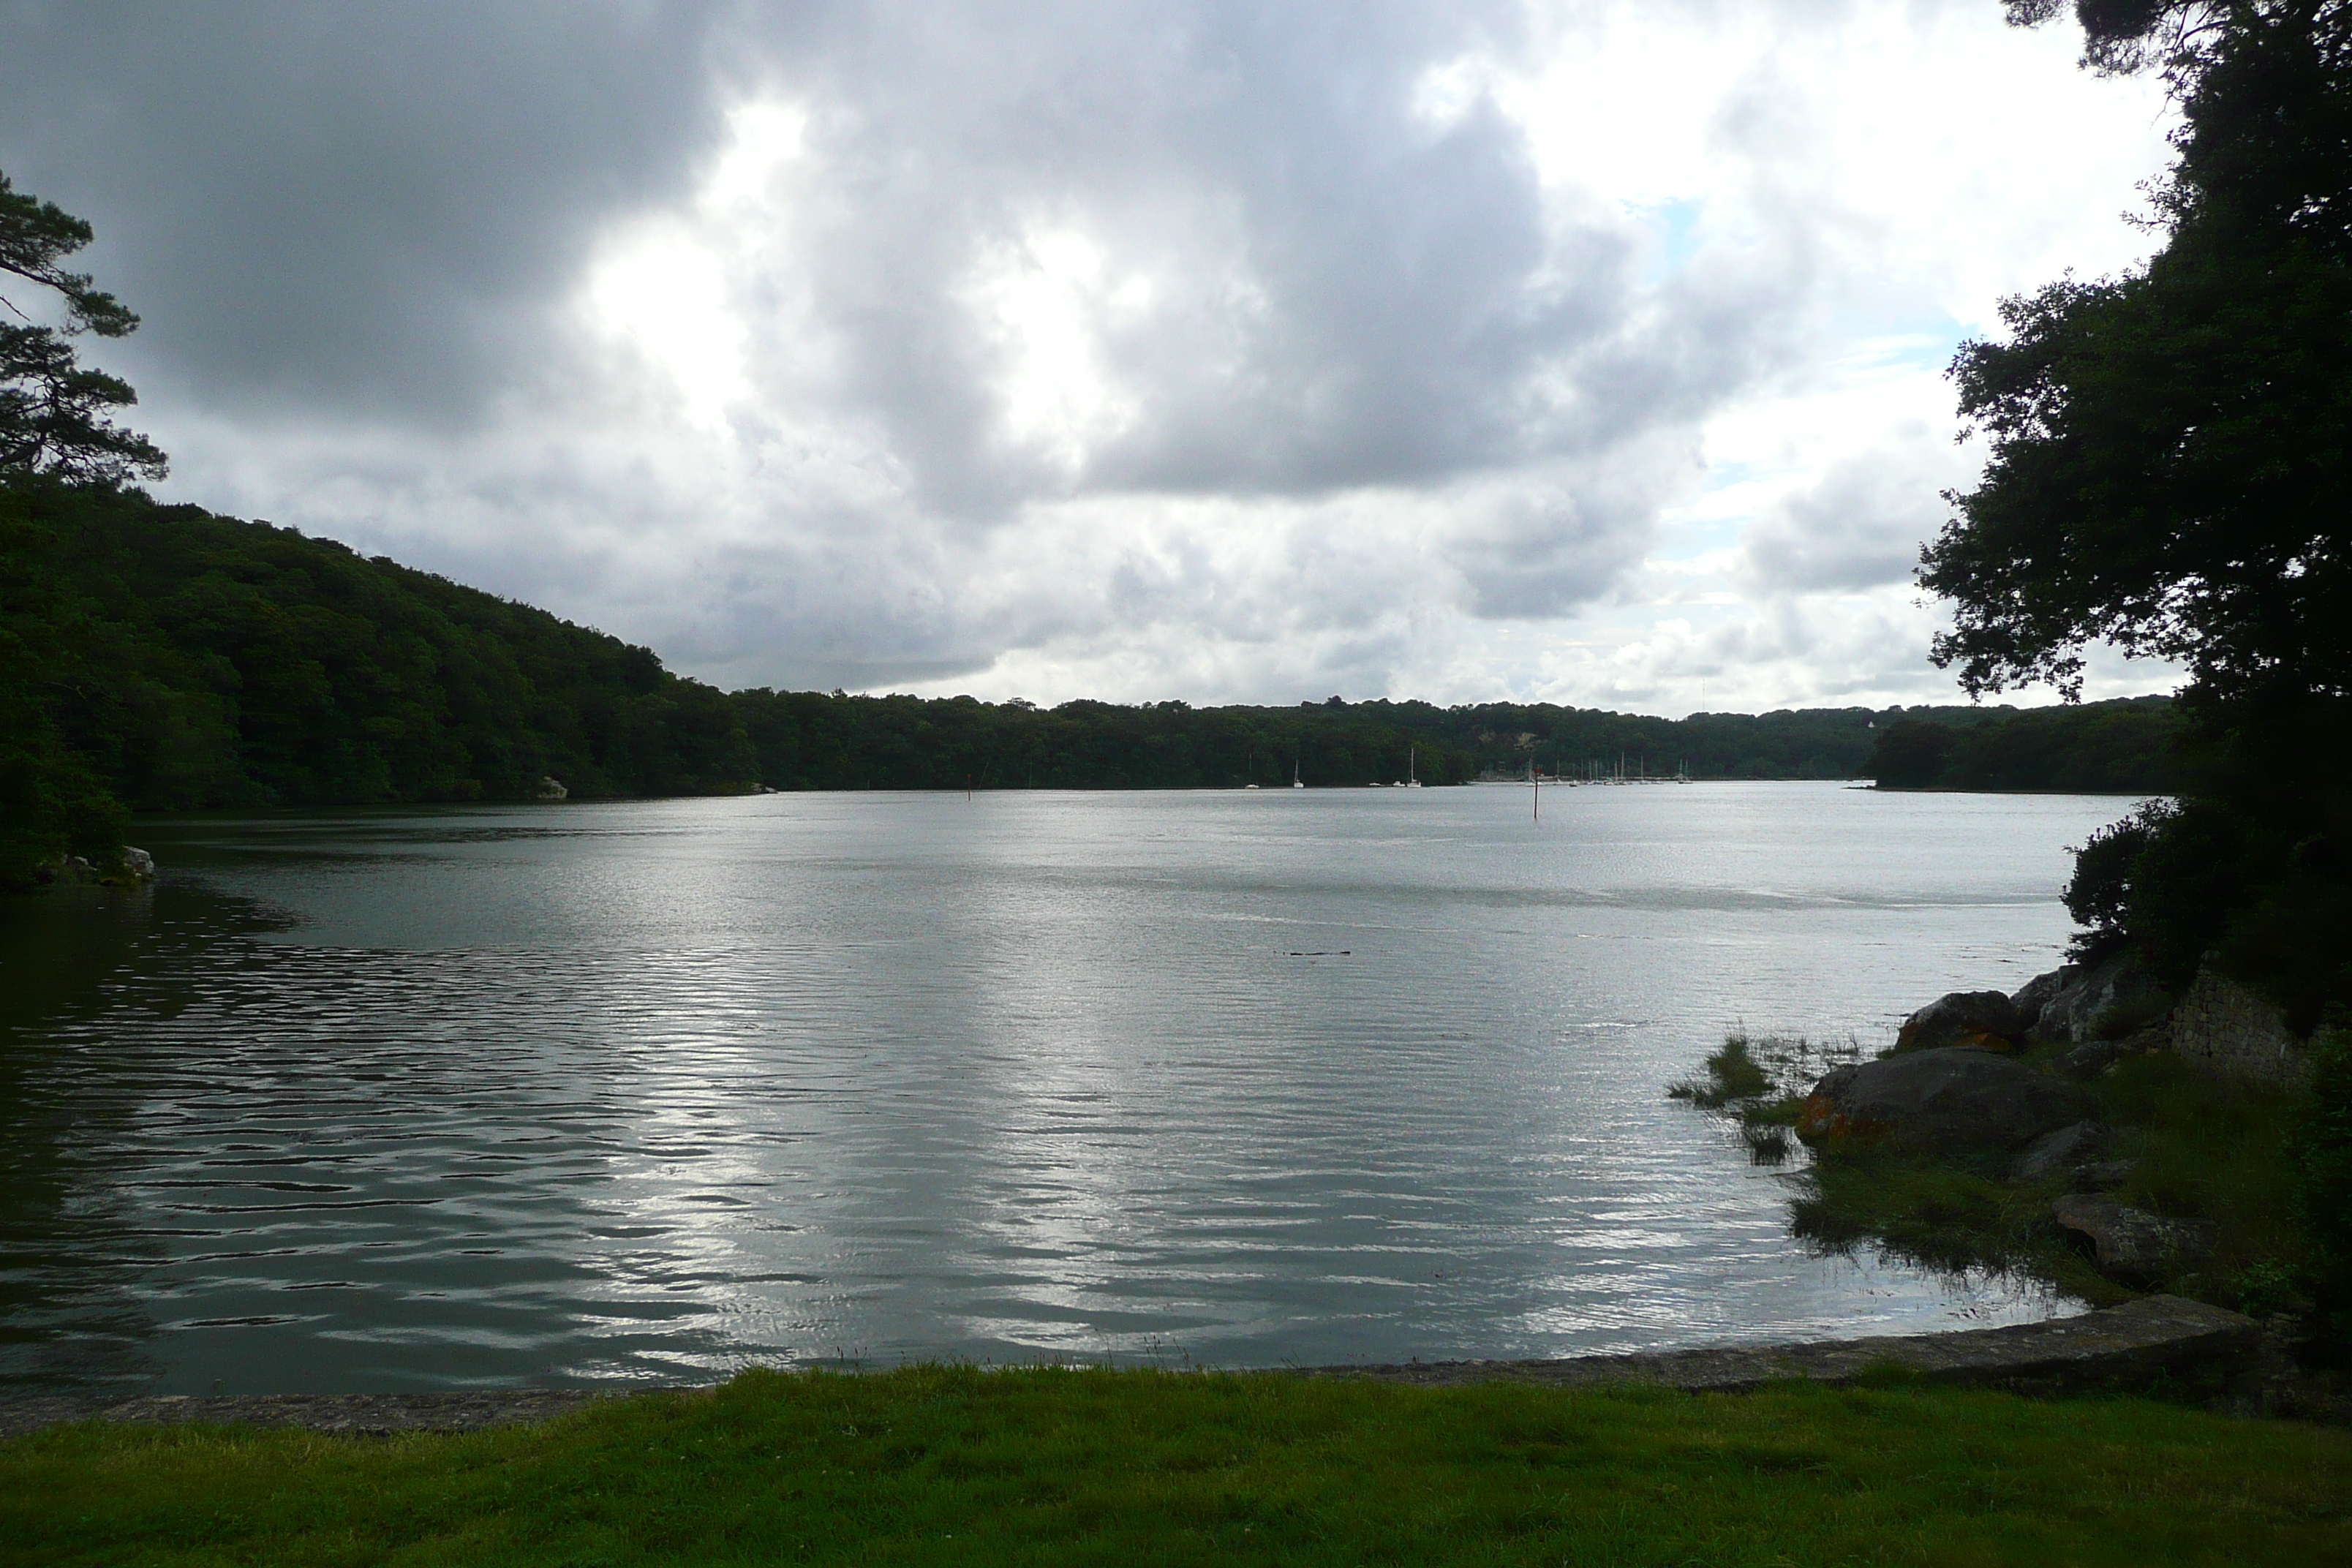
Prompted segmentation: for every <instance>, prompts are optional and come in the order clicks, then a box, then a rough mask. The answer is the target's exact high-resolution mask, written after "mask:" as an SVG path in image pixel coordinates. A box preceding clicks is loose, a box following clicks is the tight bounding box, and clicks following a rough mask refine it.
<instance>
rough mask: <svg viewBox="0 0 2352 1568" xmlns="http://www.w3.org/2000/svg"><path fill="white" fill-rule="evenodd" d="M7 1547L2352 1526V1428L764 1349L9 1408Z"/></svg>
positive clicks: (2332, 1531)
mask: <svg viewBox="0 0 2352 1568" xmlns="http://www.w3.org/2000/svg"><path fill="white" fill-rule="evenodd" d="M0 1561H6V1562H9V1563H43V1564H57V1565H62V1564H68V1563H105V1564H109V1565H110V1568H124V1565H131V1564H142V1563H172V1564H180V1563H189V1564H194V1563H368V1564H379V1563H399V1564H413V1563H469V1564H470V1563H535V1564H536V1563H546V1564H556V1563H568V1564H576V1565H581V1568H585V1565H588V1564H605V1563H611V1564H621V1563H696V1564H702V1563H791V1562H801V1561H810V1562H849V1563H869V1562H872V1563H998V1562H1003V1563H1119V1564H1122V1565H1125V1564H1139V1563H1173V1562H1218V1563H1228V1562H1265V1563H1454V1562H1463V1563H1595V1564H1600V1563H1607V1564H1634V1563H1676V1564H1679V1563H1741V1564H1759V1565H1760V1564H1772V1563H1804V1564H1812V1563H1954V1564H1960V1563H1969V1564H1973V1563H2034V1564H2037V1565H2044V1564H2046V1565H2052V1568H2058V1565H2063V1564H2074V1563H2085V1564H2087V1563H2123V1564H2130V1565H2132V1568H2152V1565H2154V1564H2175V1563H2239V1564H2244V1563H2291V1564H2294V1565H2296V1568H2305V1565H2308V1564H2315V1563H2347V1562H2352V1433H2346V1432H2342V1431H2336V1430H2331V1429H2326V1428H2319V1427H2312V1426H2295V1425H2290V1424H2285V1423H2264V1422H2253V1421H2245V1420H2236V1419H2231V1418H2228V1417H2223V1416H2217V1415H2208V1414H2205V1413H2203V1412H2201V1411H2197V1410H2191V1409H2187V1408H2183V1407H2179V1406H2175V1405H2165V1404H2159V1403H2155V1402H2152V1401H2147V1400H2138V1399H2080V1400H2057V1401H2037V1400H2027V1399H2021V1398H2017V1397H2013V1396H2011V1395H2007V1394H1990V1393H1976V1392H1967V1391H1957V1390H1938V1389H1934V1388H1930V1387H1927V1386H1923V1385H1919V1384H1888V1385H1885V1386H1875V1387H1869V1388H1852V1389H1843V1390H1833V1389H1823V1388H1817V1387H1799V1386H1790V1387H1788V1388H1786V1389H1776V1390H1770V1391H1767V1392H1764V1393H1761V1394H1673V1393H1667V1392H1664V1391H1648V1390H1641V1391H1635V1390H1627V1391H1610V1392H1602V1393H1594V1392H1572V1393H1561V1392H1546V1391H1539V1390H1532V1389H1523V1388H1510V1387H1500V1386H1493V1385H1489V1386H1485V1387H1475V1388H1453V1389H1412V1388H1402V1387H1394V1386H1387V1385H1380V1384H1358V1383H1332V1382H1316V1381H1308V1380H1303V1379H1297V1378H1293V1377H1287V1376H1284V1375H1280V1374H1264V1375H1222V1374H1210V1375H1202V1374H1186V1373H1151V1372H1116V1373H1113V1372H1098V1371H1075V1372H1072V1371H1045V1370H1041V1371H1019V1372H994V1373H982V1372H976V1371H971V1370H969V1369H960V1368H939V1367H927V1368H909V1369H907V1370H904V1371H900V1372H896V1373H884V1374H875V1375H867V1376H843V1375H833V1374H808V1375H803V1374H781V1373H763V1372H754V1373H745V1374H744V1375H742V1376H740V1377H738V1378H736V1379H735V1380H734V1381H733V1382H732V1383H730V1384H727V1385H725V1386H724V1387H722V1388H719V1389H718V1390H715V1391H713V1392H709V1393H705V1394H679V1395H657V1396H650V1397H645V1398H639V1399H634V1400H628V1401H615V1402H614V1403H613V1404H612V1405H605V1406H601V1407H598V1408H595V1409H593V1410H591V1411H589V1412H587V1413H585V1414H583V1415H574V1416H571V1417H567V1418H565V1419H562V1420H560V1421H556V1422H551V1423H549V1424H547V1425H545V1426H537V1427H509V1428H504V1429H500V1430H496V1431H490V1432H484V1433H476V1434H469V1435H464V1436H405V1437H398V1438H391V1439H382V1438H350V1437H326V1436H316V1435H312V1434H307V1433H285V1432H279V1433H258V1432H253V1431H247V1430H235V1429H224V1428H176V1429H175V1428H158V1427H133V1426H116V1427H104V1426H78V1427H68V1428H61V1429H56V1430H52V1431H48V1432H44V1433H38V1434H35V1435H33V1436H26V1437H18V1438H14V1439H11V1440H9V1441H7V1442H5V1443H0Z"/></svg>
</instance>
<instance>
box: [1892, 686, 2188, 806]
mask: <svg viewBox="0 0 2352 1568" xmlns="http://www.w3.org/2000/svg"><path fill="white" fill-rule="evenodd" d="M1998 712H1999V714H2000V717H1998V718H1996V719H1994V720H1991V721H1987V722H1983V723H1979V724H1977V725H1974V726H1971V727H1969V728H1965V729H1963V728H1959V727H1957V726H1954V725H1951V724H1948V723H1938V722H1935V721H1929V720H1921V719H1903V720H1898V721H1896V722H1895V723H1893V724H1890V725H1888V726H1887V727H1886V729H1885V730H1884V731H1881V732H1880V734H1879V738H1878V744H1877V746H1876V748H1875V749H1874V750H1873V752H1871V754H1870V759H1869V761H1868V762H1866V763H1864V764H1863V767H1862V770H1861V771H1862V772H1863V773H1864V774H1866V775H1867V776H1869V777H1870V778H1872V779H1874V780H1875V781H1876V782H1877V784H1878V787H1879V788H1881V789H1958V790H2055V791H2065V792H2068V793H2072V794H2083V795H2096V794H2128V795H2167V794H2170V793H2172V792H2173V791H2175V790H2178V789H2179V788H2180V787H2181V784H2182V782H2183V780H2184V778H2185V776H2186V773H2187V763H2186V760H2185V758H2184V757H2183V755H2182V752H2181V742H2182V739H2183V725H2182V723H2181V721H2180V717H2179V713H2178V711H2177V710H2176V709H2175V707H2174V705H2173V703H2172V701H2171V700H2170V699H2168V698H2163V697H2135V698H2126V699H2122V700H2116V701H2112V702H2091V703H2084V704H2082V705H2080V706H2077V705H2074V704H2067V705H2065V706H2063V707H2057V708H2041V709H2028V710H2025V711H2023V712H2016V711H2013V710H2008V709H2002V710H1998Z"/></svg>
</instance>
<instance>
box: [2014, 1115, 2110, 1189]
mask: <svg viewBox="0 0 2352 1568" xmlns="http://www.w3.org/2000/svg"><path fill="white" fill-rule="evenodd" d="M2106 1144H2107V1130H2106V1129H2105V1128H2104V1127H2102V1126H2100V1125H2099V1124H2098V1123H2097V1122H2095V1121H2076V1122H2074V1123H2071V1124H2070V1125H2068V1126H2064V1127H2061V1128H2060V1129H2058V1131H2055V1132H2044V1133H2043V1134H2042V1136H2041V1137H2039V1138H2036V1139H2035V1140H2034V1141H2033V1142H2031V1143H2029V1144H2027V1145H2026V1149H2025V1152H2024V1153H2022V1154H2020V1155H2019V1156H2018V1157H2017V1163H2016V1165H2015V1166H2014V1167H2012V1168H2011V1171H2010V1174H2011V1175H2012V1176H2014V1177H2016V1178H2017V1179H2018V1180H2019V1181H2021V1182H2039V1181H2041V1180H2042V1179H2044V1178H2045V1177H2049V1176H2054V1175H2057V1174H2058V1173H2060V1172H2062V1171H2071V1170H2074V1169H2075V1168H2076V1167H2078V1166H2080V1165H2083V1164H2084V1163H2087V1162H2088V1161H2089V1160H2090V1158H2091V1156H2092V1155H2094V1154H2096V1153H2097V1152H2099V1151H2100V1150H2102V1149H2104V1148H2105V1147H2106Z"/></svg>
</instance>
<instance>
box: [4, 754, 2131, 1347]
mask: <svg viewBox="0 0 2352 1568" xmlns="http://www.w3.org/2000/svg"><path fill="white" fill-rule="evenodd" d="M2128 804H2129V803H2127V802H2122V801H2116V800H2114V799H2099V798H2087V799H2086V798H2077V797H2051V796H1973V795H1873V794H1869V793H1865V792H1860V791H1854V790H1848V789H1843V788H1840V787H1836V786H1832V785H1819V784H1693V785H1686V786H1673V785H1669V786H1658V787H1651V788H1623V789H1578V790H1573V791H1570V790H1559V791H1548V792H1546V795H1545V800H1544V808H1543V821H1542V822H1541V824H1540V825H1538V824H1535V823H1532V822H1530V821H1529V820H1528V793H1527V792H1526V791H1525V790H1524V789H1520V788H1508V787H1486V788H1472V789H1452V790H1423V791H1417V792H1406V791H1371V790H1360V791H1297V792H1294V791H1288V790H1283V791H1266V792H1261V793H1233V794H1197V795H1160V794H1154V795H1132V794H1101V795H1061V794H1034V795H1033V794H1002V795H982V796H981V797H980V798H979V799H977V800H973V801H971V802H966V801H965V800H964V799H963V798H962V797H961V796H947V795H887V794H873V795H775V796H763V797H759V798H756V799H748V800H727V801H673V802H659V803H649V804H630V805H563V806H542V807H534V808H517V809H464V810H436V811H432V812H406V811H404V812H400V813H360V814H338V815H335V816H297V817H282V816H281V817H273V818H267V819H258V820H222V819H206V820H199V821H193V822H192V821H181V822H178V823H175V824H172V825H168V826H145V827H142V838H143V841H144V842H145V843H146V844H147V846H148V847H151V848H152V849H153V850H154V851H155V853H156V854H157V856H158V857H159V858H160V859H161V860H162V862H163V865H164V867H165V868H166V870H165V876H164V879H163V882H162V884H161V885H160V886H159V887H157V888H155V889H152V891H150V892H146V893H141V894H129V895H89V896H87V897H80V896H78V897H76V898H73V899H66V898H47V899H37V900H10V901H8V902H7V903H6V904H5V905H0V921H5V922H6V923H5V925H0V995H5V1001H0V1023H5V1030H0V1136H5V1141H6V1142H5V1149H6V1151H7V1156H8V1163H7V1172H6V1175H5V1184H0V1391H5V1390H7V1389H13V1390H15V1391H16V1392H19V1393H22V1392H26V1391H30V1390H33V1389H51V1390H54V1389H61V1388H68V1387H84V1388H90V1387H99V1386H104V1387H113V1388H123V1389H148V1390H153V1391H159V1392H190V1391H195V1392H201V1391H205V1390H208V1389H211V1388H213V1387H215V1385H217V1386H219V1387H221V1388H223V1389H225V1390H226V1391H229V1392H271V1391H302V1390H314V1389H315V1390H330V1389H331V1390H371V1389H399V1388H440V1387H461V1386H479V1385H499V1384H569V1383H578V1382H583V1381H595V1380H610V1379H663V1380H679V1379H702V1378H709V1377H713V1376H717V1375H719V1374H721V1373H724V1372H726V1371H727V1370H729V1369H730V1368H733V1367H736V1366H739V1365H740V1364H743V1363H747V1362H751V1361H766V1362H808V1361H834V1360H838V1359H851V1360H863V1361H866V1362H868V1363H877V1362H879V1363H889V1362H894V1361H897V1360H898V1359H900V1358H903V1357H908V1356H926V1357H938V1356H962V1357H970V1358H974V1359H982V1360H997V1361H1005V1360H1020V1361H1030V1360H1036V1359H1041V1358H1054V1359H1072V1358H1076V1359H1099V1358H1103V1357H1111V1358H1114V1359H1118V1360H1121V1361H1125V1360H1131V1359H1146V1358H1158V1359H1160V1360H1163V1361H1168V1362H1178V1361H1181V1360H1182V1359H1184V1358H1188V1357H1189V1358H1190V1359H1191V1360H1192V1361H1194V1362H1198V1363H1212V1364H1224V1365H1244V1364H1276V1363H1332V1362H1344V1361H1349V1360H1356V1359H1376V1360H1378V1359H1403V1358H1407V1357H1412V1356H1420V1357H1423V1358H1425V1359H1428V1358H1439V1357H1453V1356H1465V1355H1479V1356H1534V1355H1555V1354H1567V1353H1576V1352H1589V1351H1596V1350H1606V1349H1618V1348H1632V1347H1642V1346H1658V1345H1673V1344H1685V1343H1692V1342H1707V1341H1718V1340H1732V1339H1741V1338H1749V1339H1755V1338H1780V1337H1789V1336H1798V1335H1812V1334H1823V1333H1873V1332H1900V1331H1915V1330H1917V1329H1921V1328H1926V1327H1934V1326H1941V1325H1946V1324H1949V1323H1952V1322H1955V1321H1962V1320H1969V1321H2000V1320H2008V1319H2014V1318H2018V1317H2024V1316H2037V1315H2042V1314H2043V1313H2046V1312H2048V1311H2050V1310H2053V1307H2052V1305H2051V1304H2050V1303H2047V1302H2043V1301H2041V1300H2032V1299H2028V1298H2022V1297H2019V1296H2015V1295H2012V1294H2009V1293H2006V1292H2005V1291H2004V1290H2003V1289H2001V1288H1999V1287H1996V1286H1992V1285H1988V1284H1985V1283H1983V1282H1978V1283H1977V1284H1975V1285H1974V1286H1970V1285H1969V1284H1967V1283H1965V1282H1961V1283H1955V1282H1951V1281H1944V1280H1938V1279H1933V1278H1929V1277H1925V1276H1921V1275H1919V1274H1916V1273H1913V1272H1910V1271H1907V1270H1905V1269H1902V1268H1895V1267H1892V1266H1887V1265H1881V1264H1876V1263H1873V1262H1871V1261H1868V1260H1864V1261H1860V1262H1856V1261H1850V1260H1844V1259H1836V1258H1830V1259H1823V1258H1813V1257H1811V1256H1808V1255H1807V1253H1806V1252H1805V1251H1804V1249H1803V1248H1802V1247H1801V1246H1799V1245H1798V1244H1797V1243H1795V1242H1793V1241H1791V1240H1790V1238H1789V1237H1788V1236H1787V1234H1786V1231H1785V1228H1784V1222H1785V1199H1786V1184H1785V1183H1784V1182H1783V1181H1782V1180H1780V1179H1779V1178H1778V1177H1776V1176H1775V1175H1774V1174H1773V1173H1770V1172H1769V1171H1765V1170H1759V1169H1758V1168H1756V1167H1754V1166H1752V1165H1750V1164H1749V1163H1748V1161H1747V1159H1746V1157H1745V1155H1744V1153H1743V1152H1741V1151H1739V1150H1738V1149H1737V1148H1736V1147H1735V1146H1733V1145H1732V1144H1731V1143H1729V1142H1727V1140H1726V1139H1725V1137H1724V1136H1723V1134H1722V1133H1721V1131H1719V1130H1718V1129H1717V1126H1716V1125H1715V1124H1714V1123H1713V1122H1712V1121H1710V1120H1709V1119H1707V1118H1705V1117H1702V1116H1699V1115H1696V1114H1695V1113H1693V1112H1691V1111H1690V1110H1687V1109H1685V1108H1683V1107H1680V1106H1676V1105H1674V1104H1671V1103H1669V1102H1668V1101H1666V1100H1664V1098H1663V1096H1662V1094H1661V1092H1660V1091H1661V1089H1662V1088H1663V1086H1664V1084H1665V1083H1666V1082H1667V1081H1669V1080H1670V1079H1675V1078H1678V1077H1682V1076H1685V1075H1686V1074H1687V1073H1689V1072H1690V1071H1691V1070H1692V1068H1694V1067H1695V1065H1696V1062H1697V1059H1698V1058H1700V1057H1701V1056H1703V1055H1704V1054H1705V1053H1706V1050H1708V1049H1709V1048H1711V1047H1712V1046H1713V1045H1714V1044H1715V1043H1716V1042H1717V1040H1718V1039H1719V1038H1720V1037H1721V1036H1722V1034H1723V1032H1724V1030H1725V1029H1726V1028H1727V1026H1731V1025H1733V1024H1735V1023H1738V1022H1741V1021H1745V1023H1746V1024H1747V1025H1748V1026H1750V1027H1752V1028H1756V1029H1759V1030H1772V1031H1785V1032H1792V1033H1793V1032H1803V1033H1807V1034H1810V1035H1811V1036H1812V1037H1816V1038H1820V1037H1831V1038H1843V1037H1845V1036H1847V1035H1848V1034H1852V1035H1853V1036H1855V1037H1858V1038H1859V1039H1860V1040H1861V1042H1862V1043H1863V1044H1864V1045H1865V1046H1869V1045H1875V1044H1882V1043H1884V1041H1885V1038H1886V1037H1888V1035H1889V1033H1890V1032H1891V1029H1892V1027H1893V1026H1894V1024H1895V1022H1896V1021H1897V1020H1898V1019H1899V1017H1900V1016H1901V1015H1902V1014H1904V1013H1905V1012H1906V1011H1908V1010H1909V1009H1910V1008H1912V1007H1914V1006H1916V1005H1918V1004H1919V1003H1921V1002H1922V1001H1924V1000H1926V999H1927V998H1929V997H1931V996H1933V995H1935V994H1937V993H1940V992H1942V991H1945V990H1948V989H1951V988H1953V987H1955V986H1960V985H1966V986H1969V987H1971V988H1974V987H1979V986H1985V985H1996V986H2000V987H2001V988H2004V989H2008V988H2012V987H2014V986H2015V985H2017V984H2021V982H2022V981H2023V980H2024V979H2025V978H2026V977H2027V976H2028V975H2029V974H2031V973H2034V972H2035V971H2036V970H2038V969H2041V968H2044V967H2047V966H2048V965H2049V964H2050V963H2053V962H2054V960H2055V955H2056V952H2057V949H2058V946H2059V944H2060V943H2061V942H2063V938H2064V936H2065V933H2066V930H2067V922H2066V920H2065V916H2064V913H2063V910H2061V908H2060V907H2059V905H2058V903H2057V901H2056V898H2055V890H2056V888H2057V886H2058V884H2059V882H2060V881H2061V879H2062V878H2063V875H2064V872H2065V869H2066V859H2065V855H2064V849H2063V847H2064V846H2066V845H2068V844H2070V843H2079V842H2081V840H2082V839H2083V837H2084V835H2085V834H2087V833H2088V832H2089V831H2090V830H2091V829H2092V828H2094V827H2095V826H2098V825H2099V824H2101V823H2104V822H2106V821H2109V820H2112V819H2113V818H2115V817H2116V816H2119V815H2120V814H2121V813H2122V811H2123V809H2124V808H2125V806H2126V805H2128Z"/></svg>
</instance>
